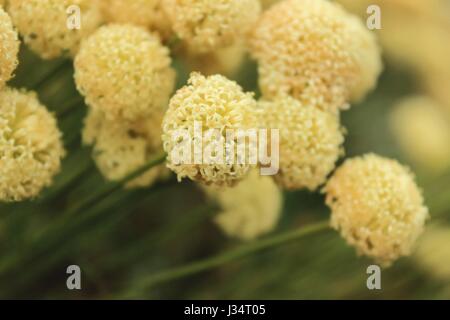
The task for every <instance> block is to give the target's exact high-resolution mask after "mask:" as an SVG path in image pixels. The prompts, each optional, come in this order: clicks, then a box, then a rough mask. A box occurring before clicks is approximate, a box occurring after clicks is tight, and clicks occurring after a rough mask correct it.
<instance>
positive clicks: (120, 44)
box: [75, 24, 175, 121]
mask: <svg viewBox="0 0 450 320" xmlns="http://www.w3.org/2000/svg"><path fill="white" fill-rule="evenodd" d="M170 65H171V59H170V56H169V50H168V49H167V48H166V47H164V46H163V45H162V44H161V42H160V40H159V37H158V36H156V35H154V34H151V33H149V32H147V30H145V29H144V28H142V27H137V26H133V25H119V24H112V25H106V26H104V27H101V28H100V29H99V30H98V31H97V32H96V33H95V34H93V35H92V36H91V37H89V38H88V39H87V40H86V41H85V42H84V43H83V45H82V47H81V49H80V52H79V53H78V54H77V56H76V57H75V82H76V84H77V88H78V90H79V91H80V92H81V94H82V95H83V96H84V97H85V99H86V103H87V105H88V106H90V107H91V108H93V109H95V110H99V111H102V112H103V113H104V114H105V116H106V117H107V118H109V119H125V120H130V121H133V120H136V119H139V118H141V117H146V116H149V115H150V114H151V113H153V112H161V110H164V109H165V108H167V103H168V101H169V97H170V94H171V93H172V91H173V88H174V83H175V71H174V70H173V69H172V67H171V66H170Z"/></svg>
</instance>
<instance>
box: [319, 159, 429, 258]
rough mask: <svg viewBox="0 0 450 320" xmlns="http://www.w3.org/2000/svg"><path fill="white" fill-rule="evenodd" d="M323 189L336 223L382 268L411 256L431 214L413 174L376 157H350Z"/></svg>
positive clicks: (345, 236) (352, 242)
mask: <svg viewBox="0 0 450 320" xmlns="http://www.w3.org/2000/svg"><path fill="white" fill-rule="evenodd" d="M324 191H325V192H326V203H327V205H328V206H329V207H330V208H331V211H332V215H331V225H332V227H333V228H335V229H337V230H339V231H340V233H341V235H342V236H343V237H344V238H345V239H346V241H347V242H348V243H349V244H350V245H353V246H355V247H356V249H357V251H358V253H359V254H363V255H366V256H369V257H371V258H373V259H375V260H376V261H377V262H378V263H380V264H381V265H383V266H389V265H390V264H391V263H392V262H393V261H395V260H396V259H398V258H399V257H401V256H405V255H409V254H410V252H411V250H412V247H413V245H414V243H415V242H416V239H417V238H418V237H419V235H420V234H421V233H422V231H423V228H424V224H425V221H426V220H427V218H428V209H427V208H426V207H425V206H424V203H423V202H424V201H423V198H422V194H421V191H420V190H419V188H418V187H417V185H416V183H415V181H414V176H413V175H412V174H411V172H410V171H409V170H408V169H407V168H405V167H403V166H402V165H400V164H399V163H398V162H397V161H395V160H390V159H386V158H383V157H380V156H378V155H374V154H368V155H365V156H363V157H358V158H353V159H350V160H347V161H346V162H345V163H344V164H343V165H342V166H341V167H340V168H339V169H338V170H337V171H336V172H335V173H334V175H333V177H332V178H331V179H330V180H329V181H328V183H327V185H326V187H325V189H324Z"/></svg>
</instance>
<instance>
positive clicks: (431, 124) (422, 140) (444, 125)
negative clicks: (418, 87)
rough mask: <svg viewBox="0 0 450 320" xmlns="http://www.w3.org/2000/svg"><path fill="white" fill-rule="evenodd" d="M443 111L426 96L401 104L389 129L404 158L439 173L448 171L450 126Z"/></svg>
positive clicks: (449, 161)
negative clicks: (404, 154) (404, 155)
mask: <svg viewBox="0 0 450 320" xmlns="http://www.w3.org/2000/svg"><path fill="white" fill-rule="evenodd" d="M445 116H446V114H445V112H443V110H442V108H441V107H440V106H439V105H438V104H437V103H436V102H434V101H433V99H431V98H428V97H426V96H413V97H409V98H405V99H404V100H402V101H400V102H399V103H398V104H397V105H396V106H395V108H394V110H393V112H392V114H391V119H390V120H391V127H392V131H393V133H394V134H395V138H396V139H397V140H398V142H399V144H400V147H402V149H403V150H404V152H405V153H406V155H407V156H408V157H409V158H410V159H411V160H412V161H414V162H415V163H416V164H417V165H419V166H421V167H422V168H425V169H428V170H431V171H434V172H442V171H445V169H447V168H449V167H450V143H449V141H450V123H449V122H448V119H447V118H446V117H445Z"/></svg>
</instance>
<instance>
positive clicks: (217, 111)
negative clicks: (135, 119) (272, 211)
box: [163, 73, 256, 185]
mask: <svg viewBox="0 0 450 320" xmlns="http://www.w3.org/2000/svg"><path fill="white" fill-rule="evenodd" d="M255 109H256V101H255V100H254V99H253V95H252V94H250V93H244V92H243V90H242V88H241V87H240V86H239V85H238V84H237V83H236V82H234V81H231V80H228V79H227V78H225V77H223V76H221V75H213V76H209V77H204V76H202V75H201V74H199V73H192V74H191V77H190V79H189V82H188V85H186V86H184V87H183V88H181V89H180V90H178V91H177V93H176V94H175V95H174V96H173V97H172V99H171V100H170V104H169V109H168V110H167V112H166V114H165V116H164V120H163V143H164V150H165V151H166V152H167V154H168V158H167V163H168V167H169V168H170V169H171V170H172V171H174V172H175V173H176V174H177V175H178V179H179V180H181V179H183V178H189V179H191V180H195V181H201V182H203V183H205V184H216V185H233V184H234V183H236V182H237V181H239V180H240V179H242V178H243V177H245V176H246V175H247V173H248V171H249V170H250V168H251V167H252V164H251V163H250V161H242V162H243V163H242V164H241V163H239V162H238V161H237V160H236V157H234V158H233V159H232V161H230V162H231V164H227V160H226V157H225V153H226V150H224V149H225V145H226V144H227V143H228V141H226V137H225V135H226V131H227V130H233V131H236V129H243V130H245V129H253V128H256V114H255ZM196 126H197V127H198V129H196ZM213 130H216V131H217V132H218V135H215V133H214V131H213ZM196 132H198V133H196ZM208 132H209V133H211V134H210V135H209V134H208ZM229 142H231V143H236V141H235V139H233V140H232V141H229ZM198 149H199V150H198ZM208 150H209V152H207V151H208ZM220 150H222V157H220ZM214 152H215V153H216V155H214V154H213V153H214ZM235 154H236V155H237V152H235ZM196 158H197V159H198V160H200V161H198V160H196Z"/></svg>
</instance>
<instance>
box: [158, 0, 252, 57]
mask: <svg viewBox="0 0 450 320" xmlns="http://www.w3.org/2000/svg"><path fill="white" fill-rule="evenodd" d="M163 5H164V9H165V12H166V14H167V16H168V17H169V19H170V21H171V23H172V27H173V30H174V32H175V33H176V34H177V36H178V37H179V38H180V39H182V40H184V41H185V43H186V44H187V45H188V47H189V49H190V50H191V51H192V52H196V53H205V52H209V51H213V50H215V49H218V48H221V47H227V46H230V45H232V44H233V43H235V42H236V41H237V40H238V39H239V38H241V37H242V36H243V35H245V34H246V33H247V32H248V30H249V29H250V28H251V27H252V26H253V24H254V23H255V22H256V20H257V19H258V16H259V13H260V11H261V6H260V3H259V0H216V1H211V0H182V1H179V0H163Z"/></svg>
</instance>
